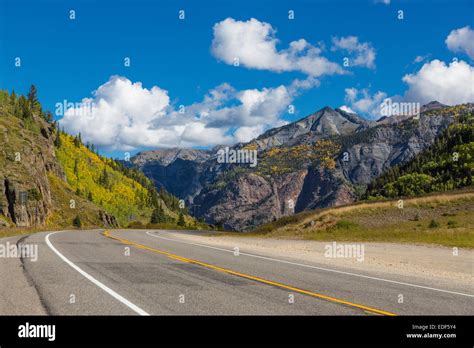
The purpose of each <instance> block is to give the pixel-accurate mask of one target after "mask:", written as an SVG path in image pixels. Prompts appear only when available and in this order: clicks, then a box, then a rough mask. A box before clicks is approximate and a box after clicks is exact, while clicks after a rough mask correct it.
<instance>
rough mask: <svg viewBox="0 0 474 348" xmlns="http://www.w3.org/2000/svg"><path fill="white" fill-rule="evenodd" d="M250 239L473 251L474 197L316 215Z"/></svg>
mask: <svg viewBox="0 0 474 348" xmlns="http://www.w3.org/2000/svg"><path fill="white" fill-rule="evenodd" d="M251 235H265V236H268V237H284V238H298V239H309V240H321V241H359V242H398V243H422V244H438V245H445V246H453V247H454V246H455V247H465V248H474V191H460V192H457V193H445V194H437V195H431V196H425V197H417V198H409V199H404V200H403V208H402V209H401V208H399V200H390V201H384V202H361V203H358V204H353V205H348V206H342V207H337V208H327V209H318V210H314V211H307V212H303V213H300V214H296V215H293V216H290V217H287V218H283V219H280V220H277V221H275V222H272V223H269V224H266V225H262V226H260V227H258V228H257V229H256V230H254V231H253V232H252V233H251Z"/></svg>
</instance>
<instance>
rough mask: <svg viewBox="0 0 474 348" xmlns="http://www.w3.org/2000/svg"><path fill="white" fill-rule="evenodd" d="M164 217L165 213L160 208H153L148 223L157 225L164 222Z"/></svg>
mask: <svg viewBox="0 0 474 348" xmlns="http://www.w3.org/2000/svg"><path fill="white" fill-rule="evenodd" d="M165 221H166V217H165V212H164V210H163V208H162V207H161V206H159V207H157V208H155V209H154V210H153V213H152V214H151V219H150V223H152V224H158V223H160V222H165Z"/></svg>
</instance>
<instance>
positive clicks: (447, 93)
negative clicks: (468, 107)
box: [402, 59, 474, 105]
mask: <svg viewBox="0 0 474 348" xmlns="http://www.w3.org/2000/svg"><path fill="white" fill-rule="evenodd" d="M402 80H403V81H404V82H406V83H407V84H408V90H407V91H406V93H405V95H404V97H403V99H405V100H408V101H414V102H419V103H421V104H425V103H428V102H430V101H433V100H437V101H439V102H440V103H443V104H447V105H455V104H462V103H467V102H474V87H473V86H474V67H472V66H470V65H469V64H467V63H466V62H464V61H459V62H451V63H450V64H446V63H444V62H442V61H440V60H438V59H435V60H432V61H430V62H428V63H425V64H424V65H423V66H422V67H421V69H420V70H419V71H417V72H416V73H414V74H407V75H405V76H403V79H402Z"/></svg>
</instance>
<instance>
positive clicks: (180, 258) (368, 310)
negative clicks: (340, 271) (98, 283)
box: [103, 231, 396, 316]
mask: <svg viewBox="0 0 474 348" xmlns="http://www.w3.org/2000/svg"><path fill="white" fill-rule="evenodd" d="M103 235H104V236H106V237H108V238H111V239H114V240H116V241H119V242H121V243H123V244H128V245H133V246H134V247H137V248H140V249H145V250H149V251H153V252H155V253H158V254H162V255H165V256H167V257H169V258H171V259H174V260H179V261H182V262H188V263H192V264H195V265H199V266H202V267H206V268H209V269H213V270H216V271H219V272H224V273H227V274H231V275H234V276H237V277H241V278H245V279H249V280H253V281H256V282H259V283H263V284H267V285H272V286H276V287H279V288H281V289H285V290H290V291H293V292H297V293H300V294H304V295H308V296H312V297H317V298H320V299H324V300H327V301H331V302H335V303H339V304H342V305H346V306H349V307H354V308H357V309H361V310H364V311H367V312H369V313H372V314H380V315H390V316H394V315H396V314H394V313H390V312H387V311H383V310H380V309H376V308H372V307H367V306H364V305H360V304H357V303H353V302H349V301H345V300H341V299H338V298H335V297H330V296H326V295H322V294H318V293H316V292H312V291H308V290H304V289H300V288H297V287H294V286H290V285H286V284H282V283H279V282H274V281H271V280H267V279H263V278H260V277H255V276H251V275H248V274H244V273H240V272H236V271H233V270H230V269H227V268H222V267H218V266H214V265H211V264H209V263H205V262H201V261H198V260H193V259H189V258H187V257H183V256H179V255H175V254H172V253H169V252H166V251H163V250H158V249H155V248H151V247H148V246H146V245H143V244H138V243H135V242H132V241H129V240H127V239H122V238H118V237H114V236H112V235H111V234H110V231H104V232H103Z"/></svg>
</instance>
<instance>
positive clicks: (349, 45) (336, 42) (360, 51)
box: [332, 36, 375, 69]
mask: <svg viewBox="0 0 474 348" xmlns="http://www.w3.org/2000/svg"><path fill="white" fill-rule="evenodd" d="M332 43H333V47H332V50H333V51H335V50H343V51H346V52H348V53H349V54H351V55H353V57H352V58H351V60H350V62H351V64H350V65H352V66H365V67H367V68H370V69H373V68H375V49H374V48H373V47H372V45H371V44H370V43H368V42H359V38H358V37H357V36H347V37H341V38H337V37H334V38H333V39H332Z"/></svg>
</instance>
